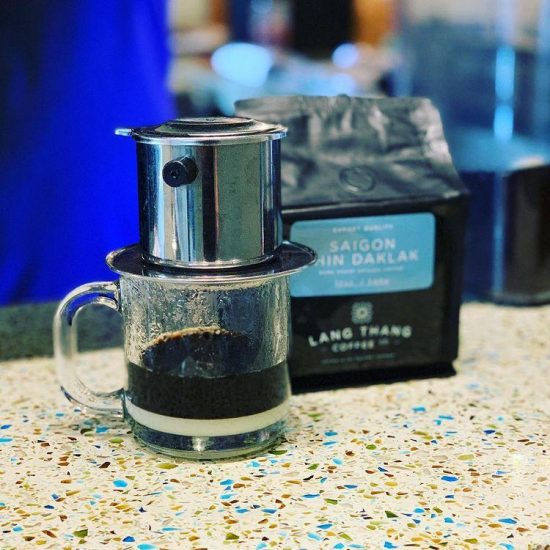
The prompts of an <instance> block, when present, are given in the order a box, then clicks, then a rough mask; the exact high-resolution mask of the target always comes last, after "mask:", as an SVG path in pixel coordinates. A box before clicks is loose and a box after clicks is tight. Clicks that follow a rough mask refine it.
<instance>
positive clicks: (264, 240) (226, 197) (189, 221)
mask: <svg viewBox="0 0 550 550" xmlns="http://www.w3.org/2000/svg"><path fill="white" fill-rule="evenodd" d="M285 132H286V129H285V128H284V127H282V126H278V125H271V124H264V123H261V122H258V121H255V120H252V119H248V118H223V117H220V118H202V119H176V120H172V121H169V122H166V123H164V124H162V125H160V126H153V127H143V128H135V129H121V130H117V133H118V134H122V135H128V136H131V137H132V138H134V140H135V141H136V142H137V157H138V186H139V213H140V244H139V245H133V246H129V247H125V248H122V249H119V250H116V251H114V252H112V253H110V254H109V255H108V257H107V263H108V265H109V267H110V268H111V269H112V270H113V271H115V272H116V273H118V274H119V275H120V278H119V280H118V281H117V282H115V283H92V284H90V285H84V286H83V287H79V288H78V289H76V290H75V291H73V292H72V293H71V294H69V296H67V297H66V298H65V300H64V301H63V302H62V303H61V305H60V307H59V309H58V313H57V315H56V319H55V323H54V340H55V342H54V343H55V351H56V357H57V365H58V376H59V379H60V382H61V385H62V389H63V391H64V392H65V394H66V395H67V396H68V397H69V398H70V399H71V400H73V401H75V402H78V403H79V404H80V405H83V406H85V407H87V408H88V409H90V410H91V411H93V412H95V413H98V412H99V413H110V414H120V413H123V414H124V417H125V419H126V420H127V421H128V423H129V424H130V426H131V427H132V430H133V432H134V435H135V436H136V437H137V438H138V439H140V440H141V441H142V442H144V443H145V444H147V445H148V446H150V447H152V448H154V449H155V450H157V451H160V452H163V453H167V454H171V455H177V456H185V457H190V458H218V457H219V458H222V457H228V456H236V455H240V454H246V453H250V452H254V451H257V450H259V449H262V448H265V447H267V446H269V445H270V444H271V443H273V442H274V441H275V440H276V439H277V438H278V437H279V435H280V434H281V432H282V430H283V429H284V427H285V422H286V417H287V413H288V402H289V396H290V384H289V377H288V369H287V363H286V361H287V355H288V351H289V334H290V330H289V328H290V327H289V323H290V320H289V319H290V315H289V309H290V297H289V289H288V277H289V275H291V274H292V273H296V272H297V271H299V270H301V269H303V268H304V267H306V266H307V265H309V264H310V263H312V262H313V261H314V259H315V254H314V253H313V252H312V251H311V250H310V249H308V248H306V247H304V246H301V245H298V244H294V243H290V242H286V241H283V240H282V221H281V212H280V210H281V208H280V204H281V201H280V159H279V151H280V142H279V140H280V139H281V138H282V137H284V135H285ZM91 303H96V304H97V303H99V304H103V305H107V306H108V307H112V308H114V309H117V310H118V311H119V312H120V313H121V314H122V317H123V327H124V348H125V356H126V366H127V382H126V384H125V386H124V388H122V389H120V390H117V391H115V392H110V393H98V392H94V391H92V390H90V389H89V388H87V387H86V386H84V385H83V384H82V382H81V381H80V380H79V379H78V377H77V375H76V372H75V361H74V357H75V355H76V351H75V350H76V330H75V324H74V318H75V316H76V314H77V313H78V311H79V310H80V309H81V308H82V307H84V306H86V305H88V304H91Z"/></svg>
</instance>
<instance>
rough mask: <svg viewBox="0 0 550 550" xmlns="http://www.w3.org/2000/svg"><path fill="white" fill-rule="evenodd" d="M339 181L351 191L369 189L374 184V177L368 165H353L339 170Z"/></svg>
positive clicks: (356, 191)
mask: <svg viewBox="0 0 550 550" xmlns="http://www.w3.org/2000/svg"><path fill="white" fill-rule="evenodd" d="M340 183H342V185H343V186H344V187H345V188H346V189H347V190H348V191H351V192H353V193H365V192H366V191H371V190H372V189H373V188H374V186H375V185H376V178H375V176H374V173H373V171H372V170H371V169H370V168H369V167H368V166H354V167H353V168H344V169H343V170H340Z"/></svg>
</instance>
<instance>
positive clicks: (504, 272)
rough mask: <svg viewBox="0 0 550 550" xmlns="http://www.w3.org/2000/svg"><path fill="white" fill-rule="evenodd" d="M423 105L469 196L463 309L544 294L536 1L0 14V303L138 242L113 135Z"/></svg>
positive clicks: (19, 8) (93, 268)
mask: <svg viewBox="0 0 550 550" xmlns="http://www.w3.org/2000/svg"><path fill="white" fill-rule="evenodd" d="M289 94H311V95H336V94H348V95H359V96H373V95H390V96H408V95H421V96H426V97H429V98H431V99H432V100H433V101H434V102H435V104H436V105H437V107H438V108H439V109H440V111H441V114H442V117H443V122H444V126H445V131H446V136H447V139H448V140H449V144H450V148H451V153H452V155H453V159H454V162H455V166H456V167H457V169H458V170H459V172H460V173H461V175H462V177H463V179H464V180H465V181H466V183H467V184H468V186H469V188H470V190H471V193H472V206H471V215H470V227H469V232H468V242H467V258H468V259H467V266H466V276H465V282H466V292H465V296H466V297H467V298H476V299H479V298H481V299H491V300H496V301H503V302H510V303H519V304H527V303H542V302H545V301H549V300H550V228H549V223H550V0H437V2H436V1H434V0H338V1H337V2H336V1H331V0H227V1H226V0H168V1H164V0H110V1H109V2H100V1H97V0H78V2H75V1H74V0H48V1H47V2H45V1H43V0H18V1H17V2H1V3H0V207H1V209H0V212H1V216H0V272H1V278H0V305H14V304H23V303H29V302H43V301H49V300H58V299H60V298H62V297H63V295H65V294H66V293H67V292H68V291H70V290H71V289H72V288H74V287H75V286H77V285H79V284H82V283H85V282H88V281H91V280H104V279H112V278H113V276H112V274H111V273H110V272H109V271H108V270H107V268H106V267H105V265H104V257H105V255H106V254H107V253H108V252H109V251H111V250H113V249H115V248H118V247H120V246H124V245H127V244H130V243H133V242H136V241H137V240H138V227H137V225H138V223H137V190H136V169H135V153H134V147H133V144H132V143H131V142H130V141H129V140H124V139H122V138H120V137H115V136H114V134H113V130H114V128H116V127H119V126H143V125H149V124H155V123H159V122H161V121H163V120H165V119H168V118H172V117H175V116H206V115H229V114H231V113H232V112H233V104H234V102H235V101H236V100H237V99H243V98H249V97H258V96H265V95H289Z"/></svg>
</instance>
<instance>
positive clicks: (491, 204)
mask: <svg viewBox="0 0 550 550" xmlns="http://www.w3.org/2000/svg"><path fill="white" fill-rule="evenodd" d="M461 175H462V178H463V179H464V182H465V183H466V185H468V187H469V189H470V193H471V196H472V201H471V221H470V224H469V228H468V232H467V241H466V242H467V250H468V254H467V256H466V260H467V261H466V270H465V287H466V289H467V291H468V293H471V294H473V295H474V296H483V297H485V298H489V299H491V300H494V301H497V302H504V303H509V304H517V305H535V304H541V303H545V302H548V301H550V231H549V229H548V228H549V226H550V167H549V166H542V167H537V168H527V169H523V170H517V171H514V172H508V173H502V174H499V173H495V172H462V174H461Z"/></svg>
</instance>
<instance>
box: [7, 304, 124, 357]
mask: <svg viewBox="0 0 550 550" xmlns="http://www.w3.org/2000/svg"><path fill="white" fill-rule="evenodd" d="M57 305H58V303H57V302H46V303H42V304H26V305H17V306H8V307H0V361H5V360H8V359H20V358H24V357H37V356H48V355H53V338H52V322H53V316H54V314H55V310H56V308H57ZM78 335H79V349H80V350H81V351H90V350H95V349H103V348H109V347H116V346H120V345H122V325H121V319H120V315H119V314H118V313H117V312H116V311H113V310H109V309H107V308H99V307H93V306H92V307H89V308H86V310H84V311H82V312H81V313H80V314H79V316H78Z"/></svg>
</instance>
